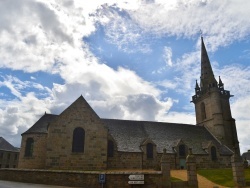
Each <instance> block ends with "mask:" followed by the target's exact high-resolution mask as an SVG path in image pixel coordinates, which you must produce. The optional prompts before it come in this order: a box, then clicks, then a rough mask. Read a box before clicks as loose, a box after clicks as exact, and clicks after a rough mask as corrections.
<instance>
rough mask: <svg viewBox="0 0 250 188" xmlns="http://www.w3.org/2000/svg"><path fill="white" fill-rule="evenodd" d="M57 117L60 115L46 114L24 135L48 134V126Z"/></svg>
mask: <svg viewBox="0 0 250 188" xmlns="http://www.w3.org/2000/svg"><path fill="white" fill-rule="evenodd" d="M57 116H58V115H54V114H44V115H43V116H42V117H41V118H40V119H39V120H38V121H37V122H36V123H35V124H34V125H33V126H32V127H30V128H29V129H28V130H27V131H26V132H24V133H23V134H31V133H48V124H49V123H50V122H52V121H53V120H55V118H56V117H57ZM23 134H22V135H23Z"/></svg>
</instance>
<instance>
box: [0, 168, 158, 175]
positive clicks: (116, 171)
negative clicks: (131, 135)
mask: <svg viewBox="0 0 250 188" xmlns="http://www.w3.org/2000/svg"><path fill="white" fill-rule="evenodd" d="M1 171H19V172H50V173H76V174H127V175H129V174H162V172H161V171H153V170H152V171H150V170H127V169H126V170H122V169H120V170H102V171H80V170H79V171H78V170H45V169H17V168H1V169H0V172H1Z"/></svg>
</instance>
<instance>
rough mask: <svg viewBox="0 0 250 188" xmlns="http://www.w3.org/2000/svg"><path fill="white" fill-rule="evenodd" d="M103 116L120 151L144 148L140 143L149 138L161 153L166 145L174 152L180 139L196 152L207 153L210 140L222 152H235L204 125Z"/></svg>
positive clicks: (139, 150)
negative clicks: (107, 117) (207, 143)
mask: <svg viewBox="0 0 250 188" xmlns="http://www.w3.org/2000/svg"><path fill="white" fill-rule="evenodd" d="M102 120H103V122H104V123H105V124H106V126H107V128H108V130H109V133H110V134H111V135H112V137H113V138H114V140H115V141H116V142H117V147H118V151H124V152H141V149H140V146H141V144H142V143H143V142H144V141H145V140H146V139H150V140H152V141H153V142H154V143H155V144H156V146H157V152H158V153H162V152H163V149H164V148H166V149H167V153H173V152H174V150H173V147H174V146H176V143H178V142H179V141H180V139H181V140H182V141H183V142H184V143H185V145H187V146H188V147H190V148H192V150H193V153H194V154H207V152H206V150H205V149H204V148H203V147H204V146H203V144H202V143H206V142H209V141H211V142H213V143H214V144H215V145H216V147H217V148H218V149H219V153H220V154H222V155H231V154H232V151H231V150H230V149H228V148H227V147H226V146H224V145H221V144H220V143H219V142H218V141H217V140H216V139H215V138H214V137H213V135H211V134H210V133H209V132H208V131H207V129H206V128H205V127H201V126H195V125H189V124H177V123H162V122H150V121H130V120H115V119H102Z"/></svg>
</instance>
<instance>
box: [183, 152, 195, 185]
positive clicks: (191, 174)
mask: <svg viewBox="0 0 250 188" xmlns="http://www.w3.org/2000/svg"><path fill="white" fill-rule="evenodd" d="M186 164H187V179H188V187H192V188H198V181H197V171H196V159H195V156H194V155H193V153H192V148H189V152H188V156H187V159H186Z"/></svg>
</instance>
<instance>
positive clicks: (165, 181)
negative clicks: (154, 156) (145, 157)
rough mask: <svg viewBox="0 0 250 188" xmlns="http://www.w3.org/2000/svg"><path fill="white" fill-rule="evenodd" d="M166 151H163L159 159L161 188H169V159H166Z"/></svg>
mask: <svg viewBox="0 0 250 188" xmlns="http://www.w3.org/2000/svg"><path fill="white" fill-rule="evenodd" d="M166 151H167V150H166V149H163V154H162V157H161V172H162V188H171V180H170V159H169V158H168V157H167V153H166Z"/></svg>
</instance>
